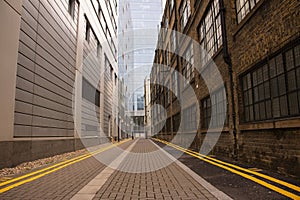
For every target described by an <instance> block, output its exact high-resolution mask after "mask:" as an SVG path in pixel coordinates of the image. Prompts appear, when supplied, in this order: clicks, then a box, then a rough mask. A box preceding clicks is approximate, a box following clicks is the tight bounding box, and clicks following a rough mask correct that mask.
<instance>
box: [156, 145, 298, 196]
mask: <svg viewBox="0 0 300 200" xmlns="http://www.w3.org/2000/svg"><path fill="white" fill-rule="evenodd" d="M154 140H156V141H159V142H161V143H164V144H167V145H168V146H171V147H173V148H175V149H177V150H180V151H183V152H185V153H187V154H189V155H191V156H193V157H196V158H198V159H200V160H203V161H205V162H208V163H210V164H212V165H215V166H218V167H220V168H223V169H226V170H228V171H230V172H232V173H235V174H238V175H240V176H242V177H244V178H247V179H249V180H252V181H254V182H256V183H258V184H260V185H263V186H265V187H267V188H269V189H271V190H274V191H276V192H278V193H280V194H282V195H284V196H287V197H289V198H292V199H300V196H298V195H295V194H293V193H291V192H288V191H286V190H284V189H281V188H279V187H277V186H274V185H272V184H270V183H267V182H265V181H262V180H260V179H258V178H255V177H253V176H250V175H248V174H245V173H242V172H240V171H237V170H235V169H232V168H230V167H233V168H236V169H239V170H242V171H245V172H248V171H249V173H252V174H255V175H256V174H259V175H258V176H260V177H263V178H266V179H268V180H272V181H273V182H276V183H279V184H282V183H284V184H285V186H286V185H289V186H290V187H293V188H294V190H296V191H298V192H299V189H298V188H299V187H298V186H295V185H292V184H290V183H287V182H284V181H281V180H278V179H275V178H273V177H270V176H267V175H264V174H260V173H258V172H253V171H250V170H247V169H244V168H242V167H239V166H236V165H233V164H230V163H225V162H223V161H220V160H217V159H214V158H209V157H208V156H203V155H201V154H200V155H199V153H197V154H198V155H197V154H196V153H194V152H193V151H191V150H187V149H185V148H182V147H180V146H178V145H175V144H172V143H169V142H166V141H164V140H160V139H154ZM224 165H227V166H228V167H227V166H224ZM229 166H230V167H229Z"/></svg>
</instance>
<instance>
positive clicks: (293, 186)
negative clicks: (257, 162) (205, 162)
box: [171, 143, 300, 192]
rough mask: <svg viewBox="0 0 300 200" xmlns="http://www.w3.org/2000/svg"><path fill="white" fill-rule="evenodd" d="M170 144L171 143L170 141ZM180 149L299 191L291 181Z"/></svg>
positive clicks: (299, 188)
mask: <svg viewBox="0 0 300 200" xmlns="http://www.w3.org/2000/svg"><path fill="white" fill-rule="evenodd" d="M171 144H172V143H171ZM172 145H174V146H177V147H179V148H182V147H180V146H178V145H175V144H172ZM182 149H183V150H185V151H188V152H191V153H194V154H197V155H200V156H202V157H205V158H207V159H210V160H212V161H215V162H218V163H221V164H224V165H227V166H230V167H233V168H235V169H238V170H241V171H244V172H247V173H250V174H254V175H256V176H260V177H262V178H264V179H267V180H270V181H273V182H275V183H278V184H281V185H283V186H286V187H288V188H291V189H293V190H295V191H297V192H300V187H299V186H296V185H293V184H291V183H287V182H285V181H282V180H279V179H276V178H273V177H271V176H268V175H265V174H262V173H258V172H257V171H253V170H249V169H246V168H243V167H240V166H237V165H234V164H231V163H227V162H224V161H221V160H218V159H215V158H211V157H209V156H205V155H203V154H200V153H198V152H195V151H192V150H189V149H185V148H182Z"/></svg>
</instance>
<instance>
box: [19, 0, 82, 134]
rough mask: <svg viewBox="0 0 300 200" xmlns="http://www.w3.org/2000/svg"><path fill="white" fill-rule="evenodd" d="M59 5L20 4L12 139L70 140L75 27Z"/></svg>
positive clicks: (33, 0) (44, 0) (45, 0)
mask: <svg viewBox="0 0 300 200" xmlns="http://www.w3.org/2000/svg"><path fill="white" fill-rule="evenodd" d="M67 9H68V7H67V4H66V1H65V0H58V1H52V0H40V1H38V0H26V1H23V9H22V19H21V28H20V42H19V56H18V66H17V89H16V102H15V105H16V106H15V132H14V136H16V137H31V136H33V137H35V136H36V137H65V136H73V135H74V130H73V129H74V123H73V115H72V114H73V112H72V92H73V84H74V80H75V60H76V57H75V56H76V31H77V30H76V28H77V25H76V24H77V23H75V22H74V21H72V19H71V17H70V16H69V13H68V10H67Z"/></svg>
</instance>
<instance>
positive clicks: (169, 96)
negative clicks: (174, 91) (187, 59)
mask: <svg viewBox="0 0 300 200" xmlns="http://www.w3.org/2000/svg"><path fill="white" fill-rule="evenodd" d="M166 86H167V88H166V97H167V98H166V106H167V105H169V103H170V102H171V92H170V89H169V88H170V82H169V81H168V82H167V84H166Z"/></svg>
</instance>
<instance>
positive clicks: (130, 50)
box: [118, 0, 164, 136]
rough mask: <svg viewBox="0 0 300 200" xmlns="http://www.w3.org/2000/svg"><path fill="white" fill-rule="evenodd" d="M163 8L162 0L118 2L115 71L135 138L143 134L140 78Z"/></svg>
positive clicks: (147, 64) (147, 69) (149, 63)
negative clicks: (120, 83)
mask: <svg viewBox="0 0 300 200" xmlns="http://www.w3.org/2000/svg"><path fill="white" fill-rule="evenodd" d="M163 6H164V1H163V0H125V1H120V7H119V27H120V28H119V38H118V40H119V68H121V69H119V71H120V73H122V74H121V76H122V77H123V78H124V82H125V84H126V88H127V92H126V110H127V115H128V116H130V118H131V119H132V120H133V124H132V127H131V129H132V132H133V133H135V135H136V136H143V135H144V125H143V124H144V113H145V111H144V79H145V77H146V76H148V75H149V74H150V70H151V67H152V64H153V59H154V53H155V49H156V44H157V35H158V27H159V24H160V20H161V17H162V13H163ZM128 20H129V21H128Z"/></svg>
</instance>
